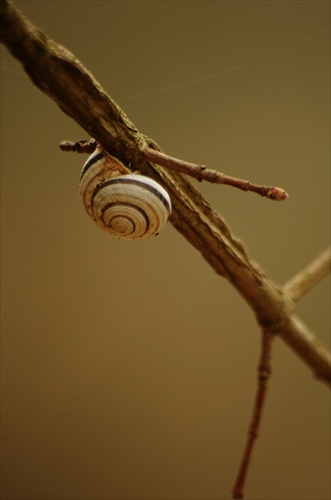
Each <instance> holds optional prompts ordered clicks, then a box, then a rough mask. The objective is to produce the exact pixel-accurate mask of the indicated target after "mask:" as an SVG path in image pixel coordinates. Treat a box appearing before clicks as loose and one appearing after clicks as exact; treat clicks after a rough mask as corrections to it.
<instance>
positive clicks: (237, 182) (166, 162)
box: [59, 138, 288, 201]
mask: <svg viewBox="0 0 331 500" xmlns="http://www.w3.org/2000/svg"><path fill="white" fill-rule="evenodd" d="M147 140H148V141H149V142H150V143H153V145H154V146H157V145H156V144H155V143H154V141H151V139H148V138H147ZM96 144H97V143H96V141H95V140H94V139H91V140H90V141H84V140H81V141H77V142H71V141H62V142H61V143H60V144H59V147H60V149H62V151H73V152H77V153H92V152H93V151H94V149H95V147H96ZM142 157H143V158H144V159H146V160H149V161H152V162H154V163H156V164H157V165H161V166H163V167H166V168H170V169H172V170H176V171H177V172H181V173H183V174H186V175H189V176H190V177H194V178H195V179H197V180H198V181H200V182H201V181H208V182H211V183H215V184H226V185H228V186H232V187H235V188H238V189H241V190H242V191H252V192H254V193H257V194H259V195H260V196H265V197H266V198H269V199H270V200H275V201H282V200H286V198H288V194H287V193H286V192H285V191H284V190H283V189H281V188H277V187H272V186H258V185H256V184H252V183H251V182H248V181H245V180H243V179H238V178H236V177H230V176H229V175H225V174H223V173H221V172H218V171H217V170H208V169H207V168H206V167H205V166H204V165H195V164H194V163H189V162H187V161H183V160H178V159H177V158H173V157H172V156H169V155H167V154H165V153H162V152H161V151H155V149H151V148H144V149H142Z"/></svg>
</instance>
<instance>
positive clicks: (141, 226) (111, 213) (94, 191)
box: [79, 147, 171, 240]
mask: <svg viewBox="0 0 331 500" xmlns="http://www.w3.org/2000/svg"><path fill="white" fill-rule="evenodd" d="M79 188H80V194H81V196H82V198H83V203H84V206H85V209H86V211H87V213H88V214H89V216H90V217H91V219H92V220H93V221H95V222H96V224H98V226H99V227H101V229H103V230H104V231H106V232H108V233H110V234H112V235H113V236H116V237H117V238H125V239H130V240H135V239H144V238H149V237H150V236H154V235H155V234H157V233H159V232H160V231H161V229H163V227H164V226H165V225H166V223H167V221H168V218H169V216H170V214H171V201H170V197H169V195H168V193H167V192H166V190H165V189H164V188H163V187H162V186H160V184H158V183H157V182H156V181H154V180H153V179H150V178H149V177H146V176H144V175H137V174H132V173H131V172H130V170H129V169H128V168H127V167H125V166H124V165H123V164H122V163H121V162H120V161H119V160H117V159H116V158H114V157H112V156H110V155H108V154H106V153H105V152H104V151H102V149H101V148H100V147H99V148H97V149H96V151H95V152H94V153H93V154H92V155H91V156H90V157H89V158H88V160H87V161H86V163H85V165H84V167H83V170H82V173H81V176H80V184H79Z"/></svg>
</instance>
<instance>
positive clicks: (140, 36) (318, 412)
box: [1, 0, 330, 500]
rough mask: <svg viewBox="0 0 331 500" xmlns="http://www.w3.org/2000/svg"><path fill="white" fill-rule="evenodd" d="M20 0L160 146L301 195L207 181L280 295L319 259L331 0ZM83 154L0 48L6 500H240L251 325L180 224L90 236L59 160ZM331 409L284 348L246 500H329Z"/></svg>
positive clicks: (322, 295)
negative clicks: (65, 143)
mask: <svg viewBox="0 0 331 500" xmlns="http://www.w3.org/2000/svg"><path fill="white" fill-rule="evenodd" d="M15 4H16V5H17V6H18V7H19V8H21V9H22V10H24V11H25V12H26V14H27V15H28V16H29V17H30V19H31V20H32V21H33V22H34V23H35V24H36V25H37V26H39V27H40V28H42V29H44V30H45V31H46V32H47V33H48V34H49V36H50V37H52V38H54V39H55V40H57V41H58V42H61V43H62V44H64V45H65V46H66V47H67V48H68V49H70V50H71V51H72V52H73V53H74V54H75V55H76V56H77V57H78V58H79V59H80V60H81V61H82V62H83V63H84V64H85V65H86V67H87V68H88V69H89V70H91V71H92V72H93V73H94V75H95V76H96V78H97V79H98V80H99V82H100V83H101V84H102V86H103V87H104V89H105V90H106V91H107V92H109V94H110V95H111V96H112V97H113V98H114V99H116V100H117V101H118V103H119V104H120V105H121V106H122V108H123V109H124V111H125V112H126V113H127V114H128V116H129V117H130V119H131V120H132V121H133V122H134V123H135V125H136V126H137V127H138V128H139V130H140V131H141V132H143V133H145V134H147V135H149V136H150V137H152V138H153V139H154V140H156V141H157V142H158V143H159V144H160V146H161V147H162V148H163V149H164V150H165V151H166V152H168V153H169V154H172V155H173V156H177V157H179V158H182V159H186V160H188V161H192V162H196V163H203V164H206V165H207V166H208V167H209V168H212V169H217V170H220V171H223V172H225V173H227V174H229V175H234V176H241V177H243V178H245V179H249V180H251V181H252V182H256V183H261V184H276V185H280V186H281V187H284V188H285V189H286V190H287V191H288V192H289V194H290V198H289V200H288V201H286V202H283V203H279V204H277V203H273V202H271V201H268V200H265V199H263V198H260V197H258V196H256V195H254V194H249V193H247V194H245V193H242V192H240V191H236V190H234V189H231V188H229V187H221V186H213V185H208V184H199V185H198V187H199V188H200V189H201V191H202V192H203V194H204V195H205V197H206V199H207V200H208V201H209V202H210V203H211V204H212V206H213V207H214V208H215V209H216V210H218V211H219V212H220V213H221V214H222V215H223V216H224V218H225V219H226V221H227V222H228V224H229V225H230V226H231V228H232V229H233V231H234V233H235V234H236V235H237V236H238V237H239V238H240V239H241V240H242V241H243V242H244V243H245V244H246V245H247V248H248V251H249V253H250V254H251V256H253V258H254V259H255V260H256V261H257V262H258V263H259V264H260V265H261V266H262V267H263V268H264V269H265V270H266V272H267V273H268V274H269V276H271V277H272V278H273V279H274V280H275V281H276V282H278V283H284V282H285V281H286V280H287V279H288V278H290V277H291V276H292V275H293V274H294V273H295V272H297V271H298V270H299V269H300V268H302V267H303V266H304V265H306V264H307V263H308V262H309V261H311V260H312V259H313V258H314V257H315V256H316V254H317V253H319V252H320V251H321V250H323V249H324V248H325V247H326V246H327V244H328V242H329V161H330V158H329V146H330V140H329V139H330V130H329V117H330V108H329V90H330V86H329V69H330V54H329V41H330V34H329V16H330V3H329V2H326V1H321V2H320V1H302V2H298V1H293V2H292V1H291V2H288V1H276V2H272V1H270V2H269V1H268V2H262V1H261V2H254V1H253V2H251V1H245V2H241V1H235V2H208V1H201V2H199V1H196V2H190V1H185V2H181V1H177V2H165V1H164V2H147V1H146V2H142V1H136V2H125V1H121V2H112V1H100V2H99V1H66V2H64V1H30V0H25V1H16V2H15ZM215 74H217V76H214V77H211V78H206V79H204V80H203V79H202V78H203V77H208V76H210V75H215ZM195 80H198V81H195ZM168 87H174V88H171V89H168V90H164V89H165V88H168ZM81 138H87V134H86V133H85V132H84V131H82V130H81V129H80V128H79V127H78V126H77V125H76V124H75V123H74V122H73V121H72V120H71V119H69V118H68V117H67V116H65V115H64V114H63V113H62V112H61V111H60V110H59V109H58V107H57V106H56V105H55V104H54V103H53V102H52V101H51V100H50V99H49V98H48V97H46V96H45V95H43V94H42V93H41V92H40V91H39V90H37V89H36V88H35V87H34V86H33V85H32V84H31V82H30V81H29V79H28V77H27V76H26V75H25V74H24V73H23V71H22V69H21V68H20V66H19V64H18V63H17V62H16V61H15V60H14V59H13V58H12V57H11V56H10V55H9V54H8V52H7V50H6V49H4V48H1V167H2V251H3V253H2V286H3V288H2V411H3V416H2V431H3V435H2V451H3V456H2V467H3V475H2V488H3V497H2V498H4V499H120V500H124V499H135V500H136V499H144V500H146V499H228V498H230V490H231V487H232V485H233V482H234V478H235V475H236V472H237V469H238V465H239V461H240V458H241V453H242V449H243V445H244V440H245V436H246V431H247V426H248V421H249V418H250V414H251V408H252V403H253V397H254V392H255V380H256V367H257V359H258V352H259V343H260V336H259V330H258V328H257V326H256V324H255V321H254V317H253V314H252V312H251V310H250V309H249V307H248V306H247V304H246V303H245V302H243V300H242V298H241V297H240V296H239V295H238V294H237V293H236V292H235V291H234V290H233V289H232V288H231V286H230V285H229V284H228V283H227V282H226V281H225V280H223V279H222V278H220V277H218V276H217V275H216V274H215V273H214V272H213V270H212V269H211V268H209V267H208V265H207V264H206V262H205V261H204V260H203V259H202V257H201V256H200V255H199V253H198V252H197V251H196V250H194V249H193V248H192V247H190V246H189V245H188V244H187V243H186V241H185V240H184V239H183V238H182V237H181V236H180V235H179V234H178V233H177V232H176V231H175V230H174V229H173V228H172V226H171V225H170V224H168V225H167V227H166V228H165V230H164V231H163V232H162V233H161V234H160V235H159V236H158V237H157V238H154V239H151V240H147V241H141V242H128V241H120V240H116V239H114V238H112V237H111V236H109V235H107V234H106V233H103V232H102V231H100V230H99V229H98V227H97V226H96V225H94V224H93V223H92V222H91V221H90V220H89V218H88V216H87V215H86V213H85V211H84V208H83V206H82V203H81V200H80V198H79V194H78V179H79V173H80V169H81V166H82V164H83V163H84V161H85V159H86V157H82V156H79V155H74V154H71V153H70V154H66V153H63V152H61V151H60V150H59V149H58V143H59V142H60V141H61V140H63V139H70V140H77V139H81ZM329 299H330V294H329V283H328V280H324V281H323V282H322V283H321V284H320V285H319V286H318V287H316V289H314V290H313V291H312V292H311V293H309V294H308V295H307V296H306V297H305V298H304V299H303V300H302V301H301V302H300V305H299V307H298V314H299V315H300V316H301V318H302V319H303V320H304V321H305V322H306V323H307V324H308V325H309V326H310V327H311V328H312V330H313V331H314V332H315V333H316V335H317V337H318V339H319V340H320V341H321V342H322V343H323V344H328V343H329ZM329 411H330V396H329V392H328V389H327V387H326V386H324V385H323V384H322V383H320V382H317V381H315V380H314V379H313V378H312V375H311V373H310V371H309V370H308V369H307V368H306V366H304V365H303V364H302V362H301V361H300V360H299V359H298V358H297V357H296V355H294V354H293V353H292V352H291V351H289V349H288V348H287V347H286V346H285V345H284V344H283V343H282V342H281V341H278V342H276V346H275V351H274V359H273V377H272V383H271V388H270V393H269V395H268V401H267V409H266V411H265V414H264V419H263V425H262V429H261V436H260V439H259V441H258V445H257V449H256V452H255V454H254V461H253V464H252V467H251V470H250V475H249V483H248V487H247V498H250V499H263V500H267V499H271V500H275V499H277V500H281V499H287V500H288V499H300V500H303V499H306V500H307V499H308V500H312V499H314V500H316V499H318V500H322V499H328V498H330V413H329Z"/></svg>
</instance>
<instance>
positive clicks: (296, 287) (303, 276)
mask: <svg viewBox="0 0 331 500" xmlns="http://www.w3.org/2000/svg"><path fill="white" fill-rule="evenodd" d="M330 271H331V248H330V247H329V248H327V249H326V250H324V251H323V252H322V253H320V254H319V255H318V256H317V257H316V258H315V259H314V260H313V261H312V262H311V263H310V264H308V266H306V267H305V268H304V269H302V270H301V271H299V272H298V273H297V274H296V275H295V276H293V277H292V278H291V279H289V280H288V281H287V282H286V283H285V285H284V286H283V292H284V294H285V295H286V296H287V298H288V299H289V300H290V301H292V302H297V301H298V300H299V299H301V298H302V297H303V296H304V295H305V294H306V293H307V292H309V290H311V289H312V288H313V287H314V286H315V285H316V284H317V283H318V282H319V281H321V280H322V279H323V278H325V276H327V274H329V273H330Z"/></svg>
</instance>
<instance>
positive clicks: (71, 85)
mask: <svg viewBox="0 0 331 500" xmlns="http://www.w3.org/2000/svg"><path fill="white" fill-rule="evenodd" d="M0 21H1V24H0V41H1V42H2V43H3V44H4V45H6V46H7V48H8V50H9V51H10V52H11V53H12V54H13V56H14V57H15V58H16V59H18V60H19V61H21V63H22V65H23V67H24V69H25V71H26V72H27V74H28V75H29V76H30V78H31V80H32V81H33V83H34V84H35V85H36V86H37V87H38V88H39V89H40V90H42V91H43V92H44V93H45V94H47V95H48V96H49V97H51V98H52V99H53V100H54V101H55V102H56V103H57V104H58V106H59V107H60V108H61V109H62V111H64V112H65V113H66V114H67V115H68V116H70V117H71V118H73V119H74V120H75V121H76V122H77V123H78V124H79V125H81V127H82V128H83V129H84V130H85V131H86V132H87V133H88V134H89V136H91V137H93V138H95V139H96V140H97V141H98V142H99V143H100V144H101V145H102V147H103V148H104V149H105V150H106V151H108V152H109V153H110V154H112V155H113V156H116V157H118V158H119V159H120V160H121V161H122V162H123V163H124V164H129V163H131V164H133V165H135V167H136V169H137V170H139V171H140V172H142V173H144V174H146V175H150V176H151V177H154V178H155V179H156V180H158V181H159V182H160V183H161V184H163V185H164V186H165V187H166V189H167V191H168V192H169V195H170V197H171V200H172V205H173V214H172V217H171V222H172V224H173V225H174V226H175V228H176V229H177V230H178V231H179V232H180V233H181V234H182V235H183V236H184V237H185V238H186V239H187V240H188V241H189V243H190V244H191V245H193V246H194V247H195V248H196V249H197V250H199V251H200V252H201V254H202V256H203V257H204V258H205V259H206V260H207V262H208V263H209V264H210V266H211V267H212V268H213V269H214V270H215V271H216V272H217V273H218V274H220V275H221V276H223V277H224V278H226V279H227V280H228V281H229V282H230V283H231V284H232V285H233V286H234V287H235V288H236V289H237V291H238V292H239V293H240V294H241V295H242V297H243V298H244V299H245V300H246V301H247V302H248V303H249V304H250V306H251V308H252V309H253V311H254V313H255V315H256V317H257V320H258V322H259V324H260V325H261V327H262V328H263V330H265V329H268V331H270V332H271V333H273V334H279V335H280V337H281V338H282V339H283V340H284V341H285V342H286V343H287V344H289V346H290V347H291V348H292V349H293V350H295V352H296V353H297V354H298V355H299V356H300V357H301V359H302V360H303V361H304V362H305V363H306V364H307V365H308V366H309V367H310V368H311V369H312V370H313V372H314V373H315V375H316V376H317V377H318V378H320V379H321V380H323V381H324V382H327V383H329V384H330V383H331V367H330V357H329V355H328V353H327V352H326V350H325V349H324V348H323V347H322V346H320V345H319V344H318V342H317V340H316V339H315V338H314V337H313V335H312V334H311V333H310V332H309V331H308V329H307V328H306V327H304V326H303V325H302V324H301V323H300V322H299V321H298V320H296V319H295V318H293V317H292V311H291V302H290V301H288V300H287V298H286V297H285V296H284V294H283V292H282V290H280V289H279V288H278V287H277V286H276V285H274V284H273V283H272V282H271V281H270V280H268V279H267V277H266V276H265V274H264V273H263V271H262V270H261V269H260V268H259V267H258V265H257V264H256V263H255V262H254V261H253V260H252V259H251V258H250V257H249V256H248V255H247V252H246V250H245V248H244V247H243V245H242V244H241V243H240V242H239V241H238V240H237V239H236V237H235V236H233V235H232V233H231V231H230V229H229V228H228V227H227V225H226V224H225V222H224V221H223V219H222V217H221V216H220V215H219V214H218V213H216V212H215V211H213V209H212V208H211V207H210V205H209V204H208V203H207V202H206V200H204V198H203V197H202V196H201V194H200V193H199V192H198V191H197V190H196V189H195V188H194V187H193V186H192V185H191V184H190V183H189V181H188V180H187V178H186V177H185V176H183V175H182V174H179V173H178V172H174V171H170V170H167V169H164V168H160V167H158V166H156V165H154V164H153V163H152V162H151V161H147V160H146V158H145V157H144V155H143V151H144V150H145V149H146V148H148V147H149V146H150V145H151V143H152V142H153V141H151V140H149V139H148V138H146V137H145V136H144V135H143V134H141V133H140V132H139V131H138V130H137V128H136V127H135V126H134V125H133V124H132V122H131V121H130V120H129V118H128V117H127V116H126V114H125V113H124V112H123V111H122V110H121V109H120V107H119V106H118V105H117V104H116V103H115V102H114V101H113V100H112V99H111V98H110V97H109V96H108V95H107V94H106V92H105V91H104V90H103V89H102V88H101V86H100V85H99V84H98V82H97V81H96V80H95V79H94V78H93V76H92V75H91V74H90V73H89V72H88V71H87V70H86V69H85V68H84V66H83V65H82V64H81V63H80V62H79V61H78V60H77V59H76V58H75V57H74V56H73V55H72V54H71V53H70V52H69V51H68V50H67V49H65V48H64V47H62V46H61V45H59V44H57V43H56V42H54V41H52V40H50V39H48V38H47V37H46V35H45V34H44V33H43V32H41V31H40V30H39V29H37V28H36V27H35V26H34V25H33V24H32V23H30V22H29V21H28V20H27V19H26V18H25V17H24V16H23V15H22V14H21V13H20V12H19V11H18V10H17V9H16V8H15V7H13V6H12V5H11V4H10V3H9V2H8V1H7V0H1V3H0Z"/></svg>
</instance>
